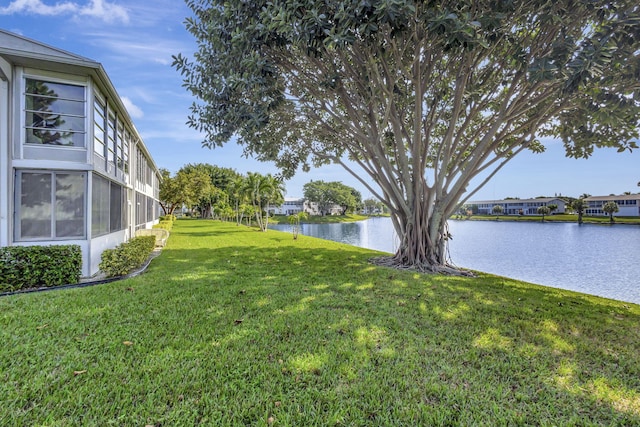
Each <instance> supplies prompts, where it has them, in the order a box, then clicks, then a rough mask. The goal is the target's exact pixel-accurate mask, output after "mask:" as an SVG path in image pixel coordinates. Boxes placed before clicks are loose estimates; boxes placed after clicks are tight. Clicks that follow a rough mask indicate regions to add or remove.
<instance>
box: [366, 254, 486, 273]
mask: <svg viewBox="0 0 640 427" xmlns="http://www.w3.org/2000/svg"><path fill="white" fill-rule="evenodd" d="M369 261H370V262H371V263H372V264H375V265H379V266H381V267H390V268H395V269H398V270H409V271H417V272H419V273H432V274H444V275H447V276H462V277H476V275H475V274H474V273H473V272H471V271H469V270H463V269H461V268H458V267H455V266H453V265H448V264H446V265H432V264H427V263H423V264H414V265H406V264H404V263H402V262H401V261H399V260H398V259H397V257H395V256H383V257H376V258H371V259H370V260H369Z"/></svg>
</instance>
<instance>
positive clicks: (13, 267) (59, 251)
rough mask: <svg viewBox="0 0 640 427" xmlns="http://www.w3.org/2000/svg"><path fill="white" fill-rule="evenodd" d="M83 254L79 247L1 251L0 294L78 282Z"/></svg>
mask: <svg viewBox="0 0 640 427" xmlns="http://www.w3.org/2000/svg"><path fill="white" fill-rule="evenodd" d="M81 269H82V251H81V250H80V246H78V245H55V246H9V247H3V248H0V291H2V292H6V291H17V290H20V289H27V288H37V287H49V286H60V285H68V284H74V283H78V280H79V279H80V271H81Z"/></svg>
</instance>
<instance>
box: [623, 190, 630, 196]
mask: <svg viewBox="0 0 640 427" xmlns="http://www.w3.org/2000/svg"><path fill="white" fill-rule="evenodd" d="M622 194H624V195H625V196H629V195H630V194H631V191H625V192H624V193H622Z"/></svg>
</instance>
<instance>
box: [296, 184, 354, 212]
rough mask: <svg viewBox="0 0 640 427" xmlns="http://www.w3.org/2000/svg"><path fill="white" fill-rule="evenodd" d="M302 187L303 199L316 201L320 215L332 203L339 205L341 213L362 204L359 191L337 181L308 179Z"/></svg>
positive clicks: (352, 209) (327, 210) (329, 207)
mask: <svg viewBox="0 0 640 427" xmlns="http://www.w3.org/2000/svg"><path fill="white" fill-rule="evenodd" d="M302 188H303V192H304V197H305V199H307V200H309V201H311V202H315V203H317V204H318V209H319V210H320V213H321V214H322V215H326V214H327V213H329V209H331V206H333V205H338V206H340V208H341V209H342V214H343V215H344V214H346V213H347V212H348V211H354V210H356V209H358V207H360V206H361V205H362V196H361V195H360V192H359V191H358V190H356V189H355V188H353V187H349V186H348V185H345V184H343V183H341V182H339V181H333V182H324V181H310V182H308V183H306V184H305V185H304V186H303V187H302Z"/></svg>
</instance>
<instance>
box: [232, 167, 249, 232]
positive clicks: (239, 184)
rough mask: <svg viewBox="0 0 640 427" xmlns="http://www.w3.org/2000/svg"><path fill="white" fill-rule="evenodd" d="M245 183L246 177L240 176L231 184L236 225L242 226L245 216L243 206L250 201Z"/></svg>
mask: <svg viewBox="0 0 640 427" xmlns="http://www.w3.org/2000/svg"><path fill="white" fill-rule="evenodd" d="M245 181H246V178H245V177H243V176H238V177H236V178H235V179H234V180H233V181H232V182H231V184H229V192H230V195H231V199H232V203H233V206H234V211H235V215H236V225H240V224H242V216H243V215H244V206H243V205H244V204H245V203H246V202H247V199H248V194H247V193H248V192H247V184H246V182H245Z"/></svg>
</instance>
